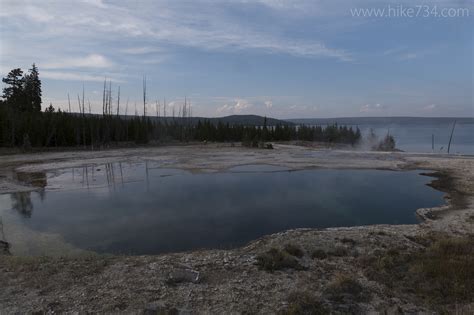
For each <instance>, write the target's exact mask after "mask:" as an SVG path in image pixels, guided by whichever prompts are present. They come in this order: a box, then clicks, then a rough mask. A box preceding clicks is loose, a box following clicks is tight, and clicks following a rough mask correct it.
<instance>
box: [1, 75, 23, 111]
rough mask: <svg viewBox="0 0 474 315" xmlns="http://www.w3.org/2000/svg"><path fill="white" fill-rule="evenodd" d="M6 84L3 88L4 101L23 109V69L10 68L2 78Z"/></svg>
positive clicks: (17, 108)
mask: <svg viewBox="0 0 474 315" xmlns="http://www.w3.org/2000/svg"><path fill="white" fill-rule="evenodd" d="M2 82H3V83H5V84H6V85H7V86H6V87H5V88H4V89H3V98H4V99H5V103H6V104H7V105H8V106H11V108H13V109H16V110H19V111H24V110H25V93H24V83H25V79H24V77H23V71H22V70H21V69H20V68H17V69H13V70H11V71H10V72H9V73H8V75H7V76H6V77H5V78H3V79H2Z"/></svg>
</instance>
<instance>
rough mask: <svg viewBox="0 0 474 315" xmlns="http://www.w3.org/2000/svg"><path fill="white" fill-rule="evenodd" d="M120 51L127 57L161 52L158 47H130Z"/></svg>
mask: <svg viewBox="0 0 474 315" xmlns="http://www.w3.org/2000/svg"><path fill="white" fill-rule="evenodd" d="M120 51H121V52H123V53H125V54H129V55H146V54H151V53H158V52H161V51H162V49H160V48H158V47H130V48H125V49H122V50H120Z"/></svg>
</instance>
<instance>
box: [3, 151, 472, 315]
mask: <svg viewBox="0 0 474 315" xmlns="http://www.w3.org/2000/svg"><path fill="white" fill-rule="evenodd" d="M144 160H148V161H153V162H156V163H159V164H160V165H161V166H162V167H167V168H180V169H185V170H190V171H192V172H220V171H225V170H226V169H228V168H231V167H234V166H238V165H246V164H270V165H275V166H284V167H287V168H289V169H305V168H338V169H339V168H350V169H388V170H409V169H421V170H426V172H427V173H432V172H435V174H432V175H433V176H435V177H434V178H433V182H432V186H433V187H435V188H436V189H439V190H441V191H443V192H445V193H446V204H445V205H443V206H441V207H438V208H431V209H418V210H417V214H418V215H419V216H420V218H421V219H422V221H421V223H420V224H415V225H393V226H391V225H372V226H361V227H349V228H330V229H297V230H290V231H285V232H281V233H277V234H273V235H268V236H265V237H263V238H261V239H258V240H255V241H253V242H251V243H250V244H248V245H246V246H244V247H241V248H237V249H233V250H203V251H194V252H186V253H175V254H164V255H156V256H111V255H97V254H93V253H80V254H79V255H75V256H68V257H58V256H55V255H48V256H41V257H19V256H15V255H1V254H0V313H2V314H3V313H8V314H9V313H18V312H19V313H63V312H65V313H85V312H98V313H127V314H128V313H146V314H189V313H191V314H193V313H211V314H231V313H232V314H233V313H235V314H238V313H262V314H267V313H288V314H299V313H305V314H317V313H318V312H319V313H321V314H324V313H328V312H333V313H360V314H365V313H370V312H373V313H384V312H385V313H388V314H398V313H433V312H435V313H441V312H446V311H447V312H457V313H459V314H464V313H465V314H469V313H473V312H474V297H473V294H474V293H473V292H472V291H470V292H468V291H466V290H468V289H469V288H470V287H465V286H463V287H462V288H461V289H462V290H457V289H456V290H455V293H453V295H452V296H451V295H449V294H451V292H448V293H447V294H444V295H443V294H441V295H440V294H438V293H439V292H432V291H430V290H429V288H426V287H419V286H418V285H415V284H414V283H415V282H412V281H414V280H415V279H410V278H414V277H416V276H413V275H417V276H418V277H421V278H418V279H417V282H416V283H418V284H419V283H420V282H421V283H425V282H426V284H427V285H429V284H431V283H435V282H433V281H435V280H436V279H435V278H436V275H434V276H433V275H431V274H429V273H427V274H426V278H424V277H425V276H424V274H423V273H420V272H417V273H412V272H413V270H415V269H416V268H417V266H419V265H417V264H416V263H417V260H416V259H418V258H419V256H418V255H420V253H425V252H428V251H429V249H430V248H431V247H430V246H432V245H433V244H434V243H435V242H436V240H437V239H451V238H455V239H466V238H469V237H470V235H472V234H474V157H469V156H456V155H451V156H448V155H438V154H415V153H403V152H391V153H390V152H363V151H352V150H325V149H315V148H310V147H302V146H294V145H288V144H275V145H274V149H273V150H266V149H250V148H242V147H240V146H236V147H231V146H230V145H216V144H208V145H189V146H172V147H155V148H135V149H117V150H105V151H94V152H90V151H77V152H76V151H68V152H47V153H34V154H21V155H5V156H2V157H1V159H0V194H5V193H12V192H18V191H30V190H36V189H38V187H36V186H34V185H33V183H32V182H30V183H28V181H26V182H25V181H24V180H21V178H19V177H18V174H19V173H35V172H53V171H57V170H60V169H62V168H70V167H80V166H83V165H91V164H93V165H95V164H97V165H98V164H103V163H111V162H123V161H131V162H133V161H137V162H138V161H144ZM58 189H61V187H59V188H58ZM469 240H472V238H469ZM0 244H1V243H0ZM295 248H296V249H295ZM0 249H1V248H0ZM463 253H464V254H465V256H463V257H467V259H468V260H469V263H471V260H472V259H473V258H474V252H467V254H466V253H465V252H463ZM464 254H463V255H464ZM466 255H467V256H466ZM394 257H396V258H394ZM400 257H403V259H401V258H400ZM413 257H418V258H416V259H415V258H413ZM412 258H413V259H412ZM265 259H268V260H269V262H270V265H268V264H264V262H265V261H266V260H265ZM420 259H421V258H420ZM463 259H464V258H463ZM269 266H270V267H269ZM387 266H389V268H388V267H387ZM463 266H465V265H463ZM384 268H385V269H384ZM387 268H388V269H387ZM422 270H423V269H422ZM390 273H392V274H397V275H398V274H399V275H400V277H398V278H400V279H398V278H397V279H389V277H390ZM471 274H472V273H466V275H467V277H470V275H471ZM384 277H385V278H384ZM402 278H403V279H402ZM401 279H402V280H403V281H402V280H401ZM433 279H435V280H433ZM467 280H472V282H473V283H474V279H469V278H468V279H467ZM468 285H469V282H468ZM455 287H456V288H458V287H459V285H457V284H455ZM460 292H461V293H460ZM466 292H468V293H466ZM450 297H453V298H450Z"/></svg>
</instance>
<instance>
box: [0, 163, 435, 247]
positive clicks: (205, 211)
mask: <svg viewBox="0 0 474 315" xmlns="http://www.w3.org/2000/svg"><path fill="white" fill-rule="evenodd" d="M419 173H420V171H403V172H395V171H381V170H326V169H324V170H321V169H311V170H298V171H289V170H287V169H285V168H283V167H276V166H270V165H266V166H262V165H249V166H239V167H235V168H232V169H229V170H227V171H225V172H218V173H197V174H193V173H190V172H188V171H184V170H177V169H163V168H159V167H158V166H157V165H153V164H151V163H149V162H146V163H138V164H137V163H135V164H130V163H114V164H107V165H98V166H97V165H95V166H88V167H83V168H75V169H67V170H60V171H58V172H56V173H51V174H44V173H34V174H27V175H25V174H23V175H22V176H29V177H30V178H29V179H30V180H31V182H33V183H35V184H36V185H39V186H43V187H44V189H43V190H41V191H40V192H31V193H15V194H10V195H0V216H2V217H3V218H4V220H3V224H4V225H5V226H6V225H9V226H10V225H11V226H18V227H21V229H22V230H24V229H26V230H28V231H30V230H31V231H35V233H39V234H42V233H47V234H51V235H59V236H60V237H61V239H63V240H64V241H65V242H66V243H68V244H72V245H73V246H74V247H78V248H81V249H87V250H92V251H95V252H100V253H114V254H134V255H138V254H159V253H165V252H176V251H186V250H193V249H201V248H232V247H236V246H241V245H244V244H246V243H247V242H249V241H251V240H254V239H256V238H259V237H261V236H263V235H267V234H271V233H275V232H280V231H284V230H287V229H293V228H325V227H338V226H356V225H370V224H410V223H416V222H417V218H416V216H415V210H416V209H418V208H422V207H433V206H436V205H440V204H442V203H443V193H442V192H439V191H436V190H434V189H432V188H431V187H428V186H427V185H426V184H427V183H428V182H430V181H431V180H432V178H430V177H426V176H421V175H419ZM16 230H17V229H14V228H10V229H6V231H10V232H9V233H11V234H15V233H17V232H16ZM18 233H19V232H18ZM5 238H6V239H7V240H8V241H11V242H12V250H13V251H14V249H15V246H20V247H21V245H22V244H21V241H18V243H15V241H14V240H13V239H12V237H11V235H8V233H6V235H5ZM9 238H10V240H9ZM16 239H18V240H22V239H23V238H21V237H17V238H16ZM33 244H35V246H42V245H41V244H36V243H34V240H33ZM22 248H25V246H23V247H22ZM31 251H33V250H31ZM23 253H24V254H28V249H25V250H24V252H23Z"/></svg>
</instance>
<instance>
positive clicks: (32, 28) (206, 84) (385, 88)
mask: <svg viewBox="0 0 474 315" xmlns="http://www.w3.org/2000/svg"><path fill="white" fill-rule="evenodd" d="M417 5H428V6H429V8H428V9H429V10H430V12H429V13H430V14H431V15H430V16H428V17H424V15H425V14H424V10H425V9H426V8H425V7H422V8H421V10H423V11H421V12H418V15H419V16H418V17H407V16H391V17H357V16H353V14H352V13H353V12H354V11H352V12H351V10H354V9H360V8H362V9H371V8H378V9H383V8H385V10H388V7H389V6H390V7H391V8H395V9H402V10H403V9H405V8H409V7H411V8H414V9H415V11H417V10H418V9H419V8H418V7H416V6H417ZM400 6H402V7H400ZM465 8H467V10H468V14H469V17H467V16H459V15H461V14H463V15H466V12H464V13H459V14H458V13H457V12H459V11H453V10H458V9H465ZM442 9H451V12H450V13H451V14H453V13H454V12H456V13H455V14H454V15H455V16H454V17H434V16H433V15H432V14H435V13H436V12H435V11H434V10H436V11H437V12H438V13H439V14H441V10H442ZM445 12H446V13H448V11H445ZM397 14H398V13H396V12H395V13H394V11H392V15H397ZM400 14H403V12H402V13H400ZM473 15H474V11H473V2H472V1H457V0H446V1H441V0H439V1H420V3H416V1H409V0H405V1H370V0H355V1H344V0H340V1H324V0H308V1H303V0H292V1H290V0H288V1H285V0H260V1H257V0H255V1H250V0H235V1H217V0H202V1H197V0H188V1H184V0H183V1H180V0H169V1H165V0H155V1H152V0H135V1H133V0H129V1H112V0H102V1H101V0H87V1H86V0H83V1H59V0H57V1H52V0H42V1H39V0H38V1H34V0H32V1H21V0H11V1H10V0H0V19H1V23H0V36H1V37H0V40H1V42H0V44H1V45H0V71H1V74H2V77H3V76H5V75H6V73H8V71H9V70H10V69H12V68H16V67H21V68H22V69H28V68H29V67H30V65H31V64H32V63H33V62H35V63H36V64H37V66H38V67H39V71H40V78H41V79H42V82H43V96H44V97H43V106H46V105H49V102H52V103H53V105H54V106H55V107H62V108H64V109H66V108H67V94H68V93H70V95H71V99H73V100H76V101H75V102H74V103H73V106H74V108H75V107H77V94H78V93H81V94H82V86H83V85H84V87H85V91H86V99H90V101H91V103H92V107H93V111H96V112H101V105H100V103H101V101H102V86H103V80H104V77H107V79H110V80H112V89H113V92H114V94H115V93H116V91H117V88H118V86H119V85H120V88H121V94H122V95H121V100H122V104H125V103H126V101H127V99H128V100H129V107H128V113H129V114H131V113H133V111H134V104H135V102H137V104H138V105H137V106H138V107H139V108H141V106H142V105H141V102H142V101H141V89H142V88H141V85H142V77H143V75H146V77H147V82H148V103H149V110H148V112H149V113H151V112H154V108H155V105H154V104H155V102H156V100H159V101H160V102H161V103H162V102H163V98H165V97H166V99H167V101H168V102H169V103H170V105H171V106H173V105H174V106H177V105H179V104H181V103H182V102H184V97H185V96H186V97H187V98H188V99H190V101H191V104H192V106H193V114H194V115H202V116H224V115H229V114H260V115H267V116H272V117H277V118H310V117H340V116H400V115H401V116H470V117H472V116H474V105H473V72H474V65H473V30H474V23H473V21H474V16H473ZM122 108H124V105H123V107H122Z"/></svg>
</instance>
